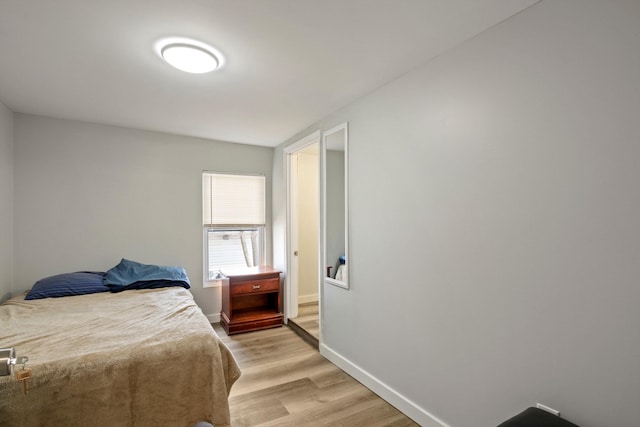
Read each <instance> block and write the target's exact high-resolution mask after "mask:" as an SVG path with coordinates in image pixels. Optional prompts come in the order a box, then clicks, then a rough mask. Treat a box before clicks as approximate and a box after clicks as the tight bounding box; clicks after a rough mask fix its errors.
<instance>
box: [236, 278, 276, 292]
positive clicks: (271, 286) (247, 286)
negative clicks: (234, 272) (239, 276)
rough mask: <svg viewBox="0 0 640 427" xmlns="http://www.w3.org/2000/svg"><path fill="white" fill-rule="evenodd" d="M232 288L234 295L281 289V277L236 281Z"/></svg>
mask: <svg viewBox="0 0 640 427" xmlns="http://www.w3.org/2000/svg"><path fill="white" fill-rule="evenodd" d="M230 290H231V295H232V296H236V295H247V294H257V293H262V292H272V291H279V290H280V279H279V278H278V277H274V278H273V279H261V280H250V281H247V282H241V283H234V284H233V285H232V286H231V289H230Z"/></svg>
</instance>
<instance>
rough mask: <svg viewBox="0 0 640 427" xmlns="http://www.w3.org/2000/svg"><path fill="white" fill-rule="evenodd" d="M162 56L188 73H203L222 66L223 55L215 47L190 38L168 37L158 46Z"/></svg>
mask: <svg viewBox="0 0 640 427" xmlns="http://www.w3.org/2000/svg"><path fill="white" fill-rule="evenodd" d="M156 49H157V50H158V53H159V54H160V57H161V58H162V59H164V60H165V61H167V62H168V63H169V64H170V65H172V66H174V67H175V68H177V69H179V70H182V71H186V72H187V73H195V74H203V73H208V72H211V71H213V70H216V69H218V68H220V67H221V66H222V60H221V59H222V55H220V54H219V53H218V51H216V49H214V48H213V47H211V46H209V45H207V44H205V43H202V42H198V41H195V40H188V39H177V38H174V39H166V40H163V41H161V42H159V43H158V45H157V46H156Z"/></svg>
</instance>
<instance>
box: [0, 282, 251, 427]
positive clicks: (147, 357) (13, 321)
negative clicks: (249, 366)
mask: <svg viewBox="0 0 640 427" xmlns="http://www.w3.org/2000/svg"><path fill="white" fill-rule="evenodd" d="M24 297H25V296H24V295H19V296H16V297H13V298H12V299H9V300H8V301H5V302H4V303H3V304H2V305H0V347H9V346H12V347H15V348H16V351H17V353H18V355H19V356H23V355H24V356H28V357H29V362H28V363H27V367H30V368H32V370H33V378H32V379H30V380H29V383H28V384H29V393H28V394H27V395H23V393H22V387H21V385H20V384H19V383H18V381H17V380H16V378H15V375H12V376H9V377H0V425H3V426H93V425H96V426H97V425H99V426H107V425H108V426H192V425H194V424H196V423H197V422H200V421H206V422H210V423H213V424H214V425H215V426H216V427H222V426H226V425H229V423H230V415H229V403H228V394H229V391H230V389H231V386H232V385H233V383H234V382H235V381H236V380H237V379H238V378H239V376H240V370H239V368H238V365H237V364H236V361H235V359H234V357H233V355H232V354H231V353H230V351H229V350H228V349H227V347H225V345H224V344H223V343H222V342H221V341H220V340H219V338H218V337H217V335H216V334H215V332H214V331H213V328H212V326H211V325H210V324H209V322H208V320H207V318H206V317H205V316H204V314H203V313H202V311H201V310H200V308H199V307H198V306H197V305H196V304H195V302H194V300H193V297H192V295H191V293H190V292H189V291H188V290H186V289H184V288H182V287H164V288H159V289H137V290H126V291H124V292H118V293H114V292H99V293H91V294H86V295H77V296H71V297H62V298H44V299H36V300H25V299H24ZM18 369H19V368H18Z"/></svg>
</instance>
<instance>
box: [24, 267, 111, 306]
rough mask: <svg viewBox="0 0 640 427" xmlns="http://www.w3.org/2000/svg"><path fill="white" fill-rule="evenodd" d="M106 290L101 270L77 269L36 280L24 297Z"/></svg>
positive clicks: (51, 296)
mask: <svg viewBox="0 0 640 427" xmlns="http://www.w3.org/2000/svg"><path fill="white" fill-rule="evenodd" d="M108 291H109V288H108V287H106V286H105V285H104V273H103V272H92V271H78V272H76V273H65V274H58V275H56V276H51V277H46V278H44V279H40V280H38V281H37V282H36V283H35V284H34V285H33V287H32V288H31V290H30V291H29V292H28V293H27V296H26V297H25V299H29V300H30V299H41V298H59V297H67V296H73V295H86V294H94V293H97V292H108Z"/></svg>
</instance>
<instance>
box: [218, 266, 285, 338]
mask: <svg viewBox="0 0 640 427" xmlns="http://www.w3.org/2000/svg"><path fill="white" fill-rule="evenodd" d="M223 273H224V274H225V275H226V276H227V277H226V278H225V279H222V311H221V312H220V324H221V325H222V327H223V328H224V330H225V331H226V332H227V334H229V335H232V334H238V333H240V332H249V331H257V330H260V329H267V328H276V327H278V326H282V319H283V315H282V309H281V302H280V271H278V270H276V269H274V268H273V267H266V266H263V267H252V268H247V269H244V270H237V271H229V272H223Z"/></svg>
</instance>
